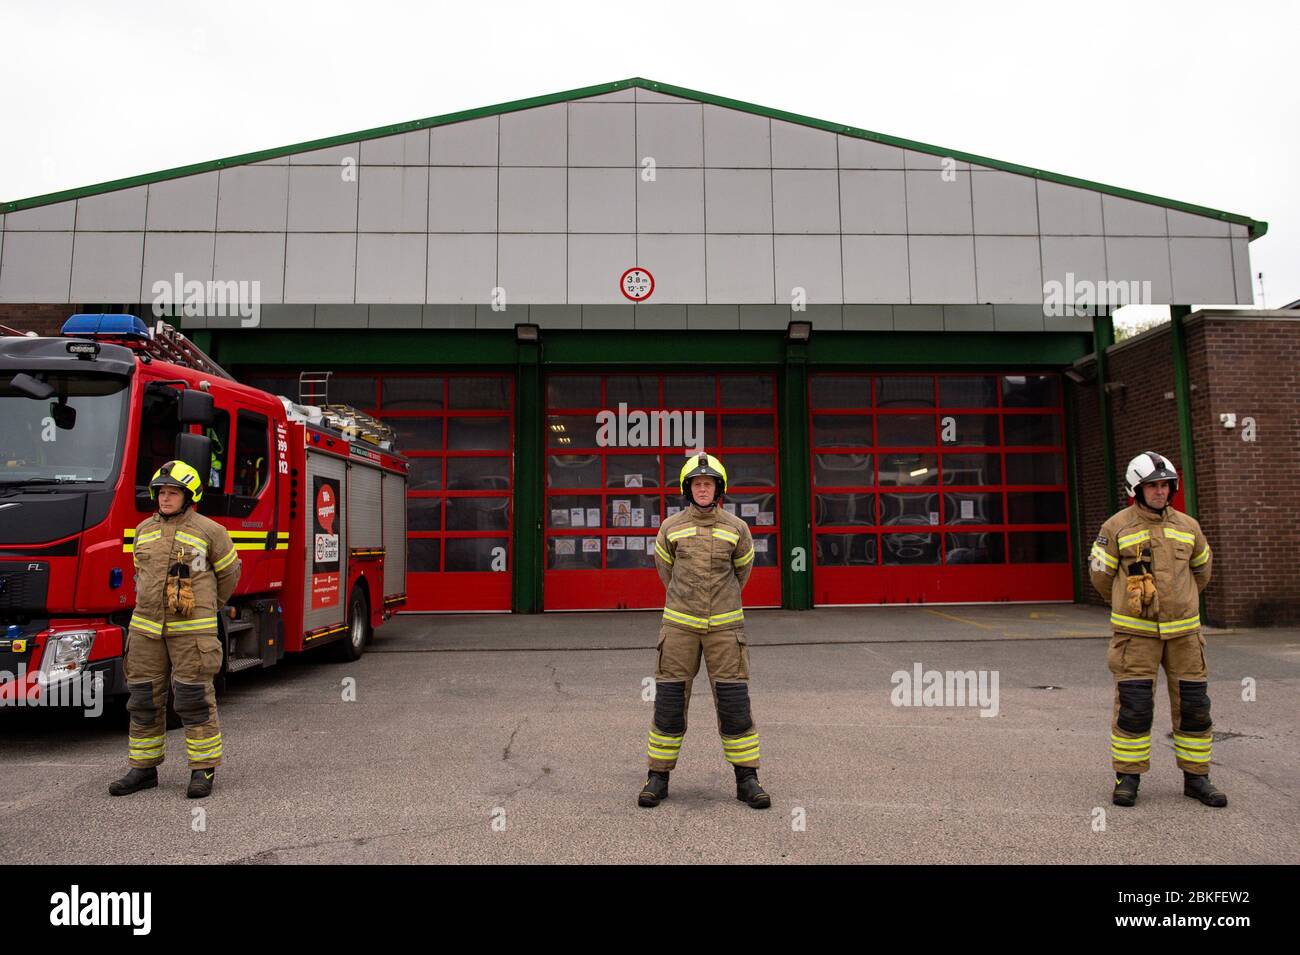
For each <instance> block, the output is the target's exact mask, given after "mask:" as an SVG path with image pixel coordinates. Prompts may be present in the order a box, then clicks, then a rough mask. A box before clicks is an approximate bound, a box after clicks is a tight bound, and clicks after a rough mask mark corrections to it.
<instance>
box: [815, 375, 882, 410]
mask: <svg viewBox="0 0 1300 955" xmlns="http://www.w3.org/2000/svg"><path fill="white" fill-rule="evenodd" d="M812 406H813V407H814V408H870V407H871V379H870V378H868V377H867V376H866V375H813V378H812Z"/></svg>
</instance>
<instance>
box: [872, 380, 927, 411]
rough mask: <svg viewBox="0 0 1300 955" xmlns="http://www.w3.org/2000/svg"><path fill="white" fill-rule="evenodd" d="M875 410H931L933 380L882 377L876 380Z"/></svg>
mask: <svg viewBox="0 0 1300 955" xmlns="http://www.w3.org/2000/svg"><path fill="white" fill-rule="evenodd" d="M876 407H877V408H933V407H934V378H933V377H932V376H930V375H924V376H918V377H915V378H906V377H898V376H895V375H882V376H881V377H879V378H877V379H876Z"/></svg>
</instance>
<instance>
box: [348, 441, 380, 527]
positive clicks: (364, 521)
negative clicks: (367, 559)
mask: <svg viewBox="0 0 1300 955" xmlns="http://www.w3.org/2000/svg"><path fill="white" fill-rule="evenodd" d="M382 474H383V472H382V471H380V470H379V469H378V468H376V467H371V466H370V465H366V464H360V463H358V462H356V461H353V462H352V467H351V468H350V469H349V470H348V496H347V508H348V535H349V537H350V539H351V541H352V543H351V544H349V546H350V547H382V546H383V544H384V529H383V528H382V527H381V526H380V521H381V520H382V513H381V512H382V510H383V507H382V504H381V502H380V499H379V493H380V485H379V479H380V477H381V476H382Z"/></svg>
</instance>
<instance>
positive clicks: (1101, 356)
mask: <svg viewBox="0 0 1300 955" xmlns="http://www.w3.org/2000/svg"><path fill="white" fill-rule="evenodd" d="M1113 344H1115V323H1114V321H1113V320H1112V319H1111V315H1110V309H1109V308H1107V307H1105V306H1102V307H1101V309H1100V312H1099V313H1098V314H1097V315H1096V316H1095V317H1094V318H1093V320H1092V346H1093V351H1094V352H1095V353H1096V355H1097V401H1098V404H1099V405H1100V411H1101V416H1100V421H1099V422H1098V423H1099V424H1100V426H1101V460H1102V464H1103V465H1104V466H1105V468H1106V509H1107V513H1108V514H1114V513H1115V512H1116V511H1118V510H1119V490H1118V488H1117V485H1116V483H1115V478H1116V471H1115V435H1114V431H1113V429H1112V428H1111V422H1110V395H1109V394H1107V393H1106V380H1107V378H1108V377H1109V371H1110V368H1109V365H1108V364H1107V361H1106V349H1107V348H1109V347H1110V346H1111V345H1113Z"/></svg>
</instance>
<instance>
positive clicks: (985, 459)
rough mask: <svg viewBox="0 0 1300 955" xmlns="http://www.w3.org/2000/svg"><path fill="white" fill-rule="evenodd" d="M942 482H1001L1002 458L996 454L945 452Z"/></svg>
mask: <svg viewBox="0 0 1300 955" xmlns="http://www.w3.org/2000/svg"><path fill="white" fill-rule="evenodd" d="M943 483H944V484H1001V483H1002V459H1001V456H1000V455H997V454H945V455H944V456H943Z"/></svg>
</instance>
